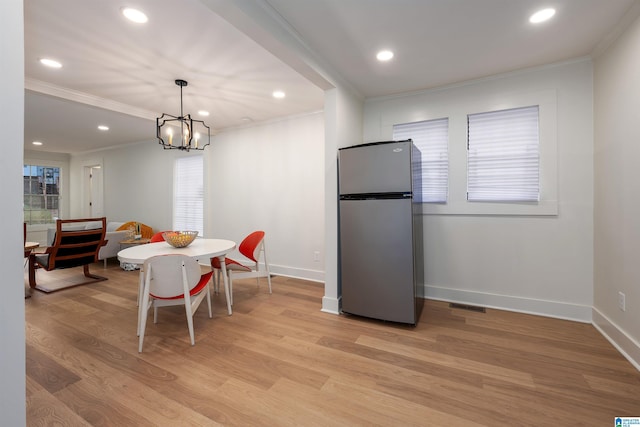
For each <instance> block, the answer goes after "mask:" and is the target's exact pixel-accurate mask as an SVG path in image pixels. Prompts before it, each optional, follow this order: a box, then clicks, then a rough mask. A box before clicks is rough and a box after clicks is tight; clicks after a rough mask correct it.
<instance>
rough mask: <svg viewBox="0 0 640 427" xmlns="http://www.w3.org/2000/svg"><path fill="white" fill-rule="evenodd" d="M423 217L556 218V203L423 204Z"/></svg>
mask: <svg viewBox="0 0 640 427" xmlns="http://www.w3.org/2000/svg"><path fill="white" fill-rule="evenodd" d="M422 213H423V214H424V215H496V216H497V215H523V216H557V215H558V201H557V200H544V201H541V202H538V203H508V202H502V203H499V202H494V203H488V202H467V201H464V202H449V203H442V204H439V203H423V204H422Z"/></svg>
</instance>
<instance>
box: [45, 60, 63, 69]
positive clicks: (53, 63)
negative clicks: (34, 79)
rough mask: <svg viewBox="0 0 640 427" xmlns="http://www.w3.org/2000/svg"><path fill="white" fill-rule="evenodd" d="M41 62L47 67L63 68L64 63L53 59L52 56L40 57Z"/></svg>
mask: <svg viewBox="0 0 640 427" xmlns="http://www.w3.org/2000/svg"><path fill="white" fill-rule="evenodd" d="M40 63H41V64H42V65H46V66H47V67H51V68H61V67H62V64H61V63H60V62H58V61H56V60H55V59H51V58H40Z"/></svg>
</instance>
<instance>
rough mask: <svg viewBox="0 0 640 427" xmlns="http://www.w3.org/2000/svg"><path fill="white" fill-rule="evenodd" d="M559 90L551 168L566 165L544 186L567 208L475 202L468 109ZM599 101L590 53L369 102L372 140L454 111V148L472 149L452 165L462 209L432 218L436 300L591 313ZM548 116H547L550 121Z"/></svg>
mask: <svg viewBox="0 0 640 427" xmlns="http://www.w3.org/2000/svg"><path fill="white" fill-rule="evenodd" d="M549 94H552V98H553V100H552V101H553V102H552V103H553V104H555V114H552V115H550V116H547V117H548V119H549V120H547V121H554V120H555V122H556V123H555V131H554V133H555V135H552V136H554V137H555V141H554V143H555V144H557V147H555V148H554V149H555V151H556V153H553V154H554V155H553V156H552V157H550V158H549V157H548V156H547V158H546V162H547V163H545V164H544V166H545V167H548V166H549V165H551V166H552V167H551V169H552V170H553V169H554V168H555V165H556V164H557V179H556V181H557V183H556V184H555V185H557V188H551V189H550V188H546V189H543V193H545V194H554V193H555V196H551V197H550V198H551V199H553V198H556V199H557V200H555V201H554V200H548V202H550V203H551V204H553V203H556V204H557V206H556V208H557V212H558V214H557V215H548V213H549V211H548V210H547V209H543V210H542V211H540V213H542V214H544V215H541V216H531V215H491V214H486V213H487V210H486V209H481V210H478V209H476V208H475V207H474V206H467V205H465V204H466V203H467V202H466V200H465V194H464V180H465V177H466V166H465V163H464V162H465V157H464V156H465V155H466V154H465V153H466V151H465V150H466V148H465V147H466V114H468V113H476V112H481V111H482V110H480V111H478V110H477V108H479V107H482V108H487V107H491V106H493V107H495V109H500V108H501V107H503V106H510V105H512V104H513V103H514V102H519V100H523V99H528V98H531V97H533V98H536V97H539V98H541V99H547V100H548V98H549ZM545 102H547V101H545ZM592 105H593V101H592V63H591V62H590V61H589V60H581V61H576V62H573V63H567V64H558V65H555V66H548V67H543V68H539V69H534V70H528V71H524V72H519V73H512V74H507V75H502V76H495V77H492V78H490V79H483V80H479V81H475V82H469V83H467V84H463V85H457V86H453V87H448V88H441V89H438V90H433V91H425V92H421V93H415V94H408V95H403V96H396V97H388V98H379V99H371V100H368V101H367V102H366V103H365V115H364V138H365V140H366V141H374V140H386V139H390V138H391V132H392V124H393V123H403V122H412V121H417V120H426V119H432V118H440V117H446V116H448V117H450V141H449V144H450V151H451V152H456V153H460V151H462V158H460V157H459V156H458V163H457V164H453V163H452V164H451V165H450V173H451V180H452V185H453V186H456V185H457V187H456V188H459V187H460V186H459V185H458V184H456V183H460V182H463V185H462V191H458V190H456V191H455V192H453V193H452V192H450V197H451V198H452V199H451V203H452V204H455V205H456V206H462V208H460V209H459V210H457V211H456V210H452V211H450V212H449V213H446V214H443V213H440V214H430V215H426V216H425V217H424V230H425V240H424V242H425V245H424V248H425V283H426V290H425V291H426V296H427V297H428V298H435V299H444V300H448V301H459V302H465V303H470V304H479V305H484V306H490V307H496V308H503V309H507V310H514V311H522V312H531V313H536V314H543V315H548V316H553V317H560V318H568V319H575V320H580V321H591V306H592V297H593V274H592V270H593V269H592V262H593V218H592V211H593V196H592V194H593V166H592V155H593V132H592V126H591V123H592ZM491 109H494V108H490V109H489V110H485V111H490V110H491ZM543 119H544V117H543V115H542V114H541V128H542V127H543V126H546V124H547V123H546V121H545V123H543V122H542V120H543ZM543 161H545V160H544V158H543ZM552 183H553V180H551V181H549V182H543V184H544V185H547V186H548V185H554V184H552ZM547 190H555V191H547ZM540 208H541V209H542V207H540ZM474 209H476V210H477V212H476V211H474ZM495 211H496V212H501V211H503V207H498V208H496V210H495ZM552 211H553V210H552ZM474 212H475V213H474ZM480 212H483V213H484V214H482V215H480V214H479V213H480ZM533 212H535V210H534V211H533ZM456 213H457V214H456ZM503 213H504V211H503Z"/></svg>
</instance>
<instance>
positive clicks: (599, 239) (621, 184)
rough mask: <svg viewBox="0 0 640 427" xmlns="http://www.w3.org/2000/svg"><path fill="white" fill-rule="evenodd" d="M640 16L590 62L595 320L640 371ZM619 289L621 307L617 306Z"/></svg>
mask: <svg viewBox="0 0 640 427" xmlns="http://www.w3.org/2000/svg"><path fill="white" fill-rule="evenodd" d="M639 75H640V19H636V20H635V22H633V23H631V24H630V26H628V27H627V29H626V30H625V31H624V32H623V33H622V34H621V35H620V37H619V38H618V39H617V40H616V41H615V42H614V43H613V44H612V45H611V46H609V47H608V49H607V50H606V51H605V52H604V53H602V54H601V55H599V56H598V57H597V58H596V60H595V71H594V94H595V95H594V97H595V103H594V104H595V105H594V107H595V108H594V118H595V119H594V128H595V132H594V134H595V152H594V165H595V191H594V193H595V196H594V197H595V211H594V228H595V234H594V324H595V325H596V326H597V327H598V328H599V329H600V330H601V331H602V332H603V333H604V335H605V336H606V337H607V338H609V340H610V341H612V343H613V344H614V345H615V346H616V347H618V349H619V350H621V351H622V352H623V353H624V354H626V355H627V357H628V358H629V359H630V360H631V361H632V363H635V366H636V367H637V368H638V369H640V285H639V284H640V262H638V257H639V255H640V226H639V221H640V198H639V197H638V195H640V168H638V165H637V163H638V159H639V158H640V144H639V143H638V142H639V141H640V127H638V120H639V118H640V116H639V114H638V112H639V111H640V80H639V79H638V76H639ZM620 293H622V294H624V299H625V307H624V310H623V309H621V307H620V306H619V296H620Z"/></svg>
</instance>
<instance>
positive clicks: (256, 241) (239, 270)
mask: <svg viewBox="0 0 640 427" xmlns="http://www.w3.org/2000/svg"><path fill="white" fill-rule="evenodd" d="M238 250H239V251H240V253H241V254H242V255H243V256H245V257H247V259H249V260H251V261H252V262H253V264H252V265H245V264H242V263H240V262H238V261H236V260H234V259H231V258H225V260H224V261H225V266H226V269H227V277H228V279H229V296H228V297H229V301H230V303H231V305H233V279H249V278H254V277H255V278H256V284H257V285H258V286H259V285H260V277H266V278H267V282H268V283H269V293H271V275H270V274H269V264H268V263H267V252H266V251H265V244H264V231H254V232H253V233H251V234H249V235H248V236H247V237H245V238H244V240H243V241H242V242H241V243H240V246H239V247H238ZM260 253H262V257H263V259H264V270H261V269H260V263H259V259H260ZM211 268H212V269H213V270H214V271H215V272H216V278H215V281H214V284H215V290H216V292H218V290H219V288H220V273H221V271H222V268H221V265H220V260H219V259H218V258H211Z"/></svg>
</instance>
